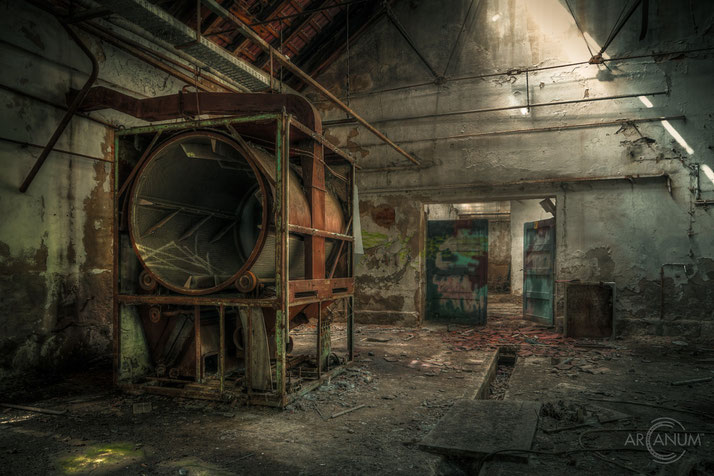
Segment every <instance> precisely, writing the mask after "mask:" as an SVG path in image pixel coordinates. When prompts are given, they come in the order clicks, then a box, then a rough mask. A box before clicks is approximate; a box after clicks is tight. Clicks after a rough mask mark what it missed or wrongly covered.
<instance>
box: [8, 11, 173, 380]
mask: <svg viewBox="0 0 714 476" xmlns="http://www.w3.org/2000/svg"><path fill="white" fill-rule="evenodd" d="M79 35H80V37H81V38H82V39H83V40H84V41H85V43H86V44H87V45H88V46H89V48H90V49H91V50H92V51H93V53H94V54H95V55H96V56H97V59H98V61H99V68H100V75H99V81H98V82H97V84H100V85H106V86H110V87H114V88H117V89H121V90H123V91H127V92H131V93H132V94H134V95H135V96H139V97H144V96H147V95H155V94H169V93H171V92H175V91H176V90H178V89H179V88H180V87H181V84H180V83H178V82H176V81H173V80H172V79H170V78H169V77H167V76H166V75H165V74H164V73H158V72H157V71H156V70H154V69H152V68H151V67H149V66H147V65H145V64H142V63H140V62H139V61H138V60H135V59H134V58H132V57H130V56H127V55H125V54H123V53H121V52H119V51H117V50H115V49H113V48H112V47H110V46H108V45H105V44H102V43H101V42H99V41H97V40H95V39H94V38H91V37H89V36H87V35H84V34H82V32H80V33H79ZM0 36H1V37H2V38H1V39H0V68H1V69H2V71H3V75H2V79H1V80H0V83H2V85H3V86H7V87H10V88H14V89H17V90H20V91H22V92H23V93H26V94H29V95H33V96H36V97H40V98H42V99H45V100H47V101H51V102H53V103H55V104H64V103H65V98H64V95H65V93H67V91H68V90H69V88H70V87H73V88H77V89H78V88H80V87H81V86H82V84H83V83H84V81H85V80H86V78H87V77H88V75H89V71H90V69H91V64H90V62H89V60H88V59H87V58H86V56H85V55H84V54H83V53H82V51H81V50H80V49H79V48H78V46H77V45H76V44H75V43H74V42H73V41H72V40H71V39H70V38H69V36H68V35H67V34H66V32H65V31H64V29H63V28H62V27H61V26H60V25H59V23H58V22H57V20H56V19H54V18H53V17H52V16H51V15H49V14H47V13H45V12H43V11H41V10H39V9H36V8H34V7H33V6H31V5H29V4H27V3H24V2H13V1H9V0H7V1H2V2H0ZM0 103H2V104H3V107H2V108H0V124H1V132H0V137H2V138H3V139H13V140H18V141H24V142H29V143H35V144H41V145H44V144H45V143H46V142H47V140H48V139H49V137H50V136H51V134H52V133H53V132H54V130H55V127H56V126H57V124H58V123H59V121H60V119H61V118H62V116H63V113H64V111H63V110H61V109H58V108H55V107H52V106H50V105H47V104H45V103H42V102H39V101H37V100H35V99H31V98H29V97H26V96H23V95H21V94H15V93H13V92H10V91H7V90H6V89H0ZM93 115H95V116H97V117H99V116H101V117H102V118H103V119H105V120H111V121H115V123H117V124H118V123H121V124H129V123H130V122H131V121H127V120H126V119H127V118H126V116H123V115H121V114H118V113H111V112H107V113H94V114H93ZM113 140H114V139H113V132H112V130H111V129H110V128H107V127H105V126H103V125H101V124H98V123H96V122H92V121H90V120H87V119H85V118H81V117H74V118H73V119H72V121H71V122H70V125H69V127H68V128H67V129H66V130H65V132H64V133H63V134H62V136H61V138H60V140H59V142H58V143H57V145H56V148H58V149H63V150H69V151H73V152H77V153H81V154H86V155H90V156H93V157H97V158H100V159H105V160H108V161H112V160H113ZM40 151H41V149H38V148H29V147H22V146H18V145H16V144H13V143H9V142H7V141H5V140H0V156H1V157H2V169H1V170H0V190H1V191H0V217H2V219H1V225H0V289H1V290H2V292H1V293H0V320H1V322H2V329H3V332H2V335H0V382H2V384H5V383H8V382H9V380H10V377H12V376H13V375H16V374H18V373H20V372H32V371H38V370H39V371H43V372H47V373H52V372H54V371H56V370H57V369H59V368H61V367H62V366H64V365H65V364H70V363H72V362H79V361H83V362H86V361H87V359H88V358H91V357H96V356H107V355H110V354H111V311H112V301H111V297H112V274H111V269H112V234H111V230H112V183H111V164H110V163H109V162H102V161H97V160H92V159H88V158H82V157H77V156H71V155H67V154H62V153H58V152H53V153H51V154H50V155H49V157H48V159H47V161H46V162H45V164H44V166H43V167H42V169H41V170H40V172H39V174H38V175H37V176H36V178H35V180H34V181H33V182H32V184H31V186H30V188H29V190H28V191H27V193H25V194H21V193H20V192H19V191H18V188H19V186H20V184H21V183H22V181H23V180H24V179H25V177H26V175H27V173H28V171H29V170H30V168H31V167H32V165H33V164H34V162H35V159H36V158H37V157H38V155H39V153H40ZM80 359H81V360H80ZM0 386H1V385H0Z"/></svg>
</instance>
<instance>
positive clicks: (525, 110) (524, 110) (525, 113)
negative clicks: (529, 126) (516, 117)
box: [521, 107, 528, 116]
mask: <svg viewBox="0 0 714 476" xmlns="http://www.w3.org/2000/svg"><path fill="white" fill-rule="evenodd" d="M521 114H523V115H524V116H527V115H528V108H527V107H522V108H521Z"/></svg>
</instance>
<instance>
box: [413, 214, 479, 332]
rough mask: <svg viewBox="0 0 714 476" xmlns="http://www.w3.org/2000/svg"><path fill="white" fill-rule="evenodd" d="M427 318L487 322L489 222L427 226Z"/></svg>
mask: <svg viewBox="0 0 714 476" xmlns="http://www.w3.org/2000/svg"><path fill="white" fill-rule="evenodd" d="M426 274H427V276H426V277H427V285H426V287H427V292H426V296H427V298H426V300H427V302H426V305H427V319H430V320H440V319H446V320H459V321H467V322H469V323H473V324H484V323H485V322H486V298H487V291H488V289H487V280H488V220H433V221H429V222H428V224H427V243H426Z"/></svg>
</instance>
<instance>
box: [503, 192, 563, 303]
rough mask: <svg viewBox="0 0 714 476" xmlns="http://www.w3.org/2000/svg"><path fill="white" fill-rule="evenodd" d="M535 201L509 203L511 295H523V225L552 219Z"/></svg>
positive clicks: (537, 201)
mask: <svg viewBox="0 0 714 476" xmlns="http://www.w3.org/2000/svg"><path fill="white" fill-rule="evenodd" d="M541 200H542V199H540V200H539V199H535V200H513V201H512V202H511V293H512V294H518V295H522V294H523V224H524V223H526V222H529V221H537V220H545V219H547V218H553V215H551V214H550V213H548V212H546V211H545V210H543V207H541V206H540V204H539V202H540V201H541Z"/></svg>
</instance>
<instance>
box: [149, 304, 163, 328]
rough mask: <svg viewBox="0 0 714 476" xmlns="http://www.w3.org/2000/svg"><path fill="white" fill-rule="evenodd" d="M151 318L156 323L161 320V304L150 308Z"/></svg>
mask: <svg viewBox="0 0 714 476" xmlns="http://www.w3.org/2000/svg"><path fill="white" fill-rule="evenodd" d="M149 319H150V320H151V322H153V323H154V324H156V323H158V322H159V321H160V320H161V308H160V307H159V306H152V307H151V309H149Z"/></svg>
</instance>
